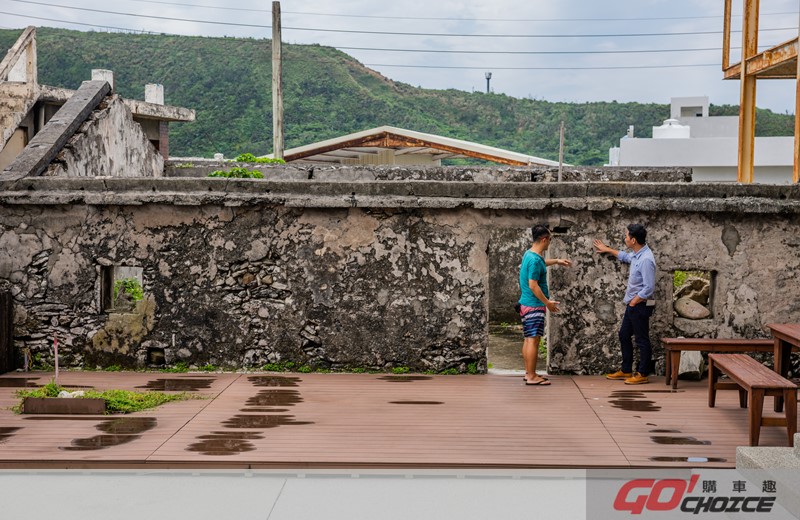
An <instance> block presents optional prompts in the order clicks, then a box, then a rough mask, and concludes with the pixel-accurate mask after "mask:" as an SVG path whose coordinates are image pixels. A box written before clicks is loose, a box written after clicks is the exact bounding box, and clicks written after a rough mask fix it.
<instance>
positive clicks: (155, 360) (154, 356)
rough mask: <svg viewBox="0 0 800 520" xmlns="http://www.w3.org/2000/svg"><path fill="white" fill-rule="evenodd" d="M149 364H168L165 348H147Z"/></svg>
mask: <svg viewBox="0 0 800 520" xmlns="http://www.w3.org/2000/svg"><path fill="white" fill-rule="evenodd" d="M147 364H148V365H158V366H162V365H164V364H166V357H165V356H164V349H163V348H158V347H150V348H148V349H147Z"/></svg>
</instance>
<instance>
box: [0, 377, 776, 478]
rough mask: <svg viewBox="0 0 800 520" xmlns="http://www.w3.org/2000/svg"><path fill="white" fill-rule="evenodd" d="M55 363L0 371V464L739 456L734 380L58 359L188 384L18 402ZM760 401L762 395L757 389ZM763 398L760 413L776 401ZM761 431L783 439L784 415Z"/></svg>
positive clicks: (574, 464)
mask: <svg viewBox="0 0 800 520" xmlns="http://www.w3.org/2000/svg"><path fill="white" fill-rule="evenodd" d="M26 377H27V378H29V379H28V380H27V383H28V384H33V385H38V384H44V383H46V382H48V381H49V380H50V379H51V377H52V374H51V373H28V374H23V373H12V374H5V375H3V376H0V408H2V410H0V468H23V467H24V468H132V467H145V466H146V467H152V468H191V467H206V468H243V467H250V468H270V467H272V468H278V467H280V468H304V467H309V468H330V467H343V468H386V467H413V468H448V467H474V468H480V467H487V468H488V467H492V468H498V467H499V468H592V467H617V468H631V467H715V468H732V467H734V466H735V458H736V447H737V446H744V445H747V442H748V430H747V410H746V409H740V408H739V406H738V394H737V392H733V391H730V392H720V393H719V394H718V397H717V406H716V408H714V409H710V408H708V405H707V381H705V380H704V381H701V382H689V381H687V382H681V388H680V389H678V390H671V389H670V388H669V387H667V386H665V385H664V384H663V378H662V377H658V378H652V381H653V382H652V383H650V384H648V385H639V386H627V385H624V384H623V383H622V382H621V381H609V380H606V379H604V378H603V377H600V376H575V377H569V376H561V377H559V376H554V377H552V378H551V380H552V385H551V386H549V387H535V386H534V387H526V386H525V385H524V384H523V382H522V378H521V377H519V376H497V375H487V376H417V375H412V376H393V375H381V374H268V373H261V374H231V373H220V374H196V373H193V374H164V373H131V372H66V373H62V374H61V376H60V383H61V384H62V385H64V386H70V385H78V386H84V387H94V388H98V389H108V388H127V389H135V388H139V389H142V387H151V388H153V389H166V390H168V391H175V390H181V389H185V390H189V391H192V392H193V393H196V394H199V395H202V396H204V397H206V399H202V400H189V401H181V402H175V403H168V404H166V405H163V406H161V407H159V408H157V409H155V410H151V411H147V412H141V413H137V414H132V415H127V416H84V417H80V416H54V415H49V416H34V415H15V414H14V413H13V412H12V411H11V410H10V407H11V406H13V405H14V404H16V403H17V401H18V400H17V398H16V397H15V392H16V390H17V389H18V387H19V386H20V385H22V384H25V383H26V381H25V380H24V379H23V378H26ZM765 404H769V403H765ZM771 408H772V407H771V406H766V405H765V407H764V413H765V416H771V415H773V412H772V409H771ZM760 444H761V445H762V446H786V445H787V440H786V433H785V429H784V428H771V427H765V428H763V429H762V434H761V443H760Z"/></svg>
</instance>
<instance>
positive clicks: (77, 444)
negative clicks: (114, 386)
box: [58, 417, 158, 451]
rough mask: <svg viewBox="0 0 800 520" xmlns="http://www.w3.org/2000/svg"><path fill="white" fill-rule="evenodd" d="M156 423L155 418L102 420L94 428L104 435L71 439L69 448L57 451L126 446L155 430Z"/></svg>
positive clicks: (60, 447)
mask: <svg viewBox="0 0 800 520" xmlns="http://www.w3.org/2000/svg"><path fill="white" fill-rule="evenodd" d="M95 420H97V419H95ZM157 423H158V421H157V420H156V418H155V417H120V418H118V419H108V420H104V421H101V422H100V424H97V425H95V428H97V429H98V430H100V431H101V432H105V435H95V436H94V437H87V438H83V439H73V440H72V442H71V443H70V445H69V446H59V448H58V449H60V450H65V451H88V450H101V449H104V448H110V447H112V446H119V445H121V444H127V443H129V442H133V441H135V440H136V439H138V438H140V437H141V436H142V435H141V434H142V433H144V432H146V431H148V430H152V429H153V428H155V426H156V424H157Z"/></svg>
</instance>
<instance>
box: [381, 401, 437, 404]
mask: <svg viewBox="0 0 800 520" xmlns="http://www.w3.org/2000/svg"><path fill="white" fill-rule="evenodd" d="M389 404H444V403H443V402H442V401H389Z"/></svg>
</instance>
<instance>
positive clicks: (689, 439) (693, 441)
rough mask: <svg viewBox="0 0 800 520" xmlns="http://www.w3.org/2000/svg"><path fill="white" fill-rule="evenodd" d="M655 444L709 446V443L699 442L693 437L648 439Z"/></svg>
mask: <svg viewBox="0 0 800 520" xmlns="http://www.w3.org/2000/svg"><path fill="white" fill-rule="evenodd" d="M650 440H651V441H653V442H655V443H656V444H711V441H699V440H697V439H695V438H694V437H658V436H653V437H650Z"/></svg>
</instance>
